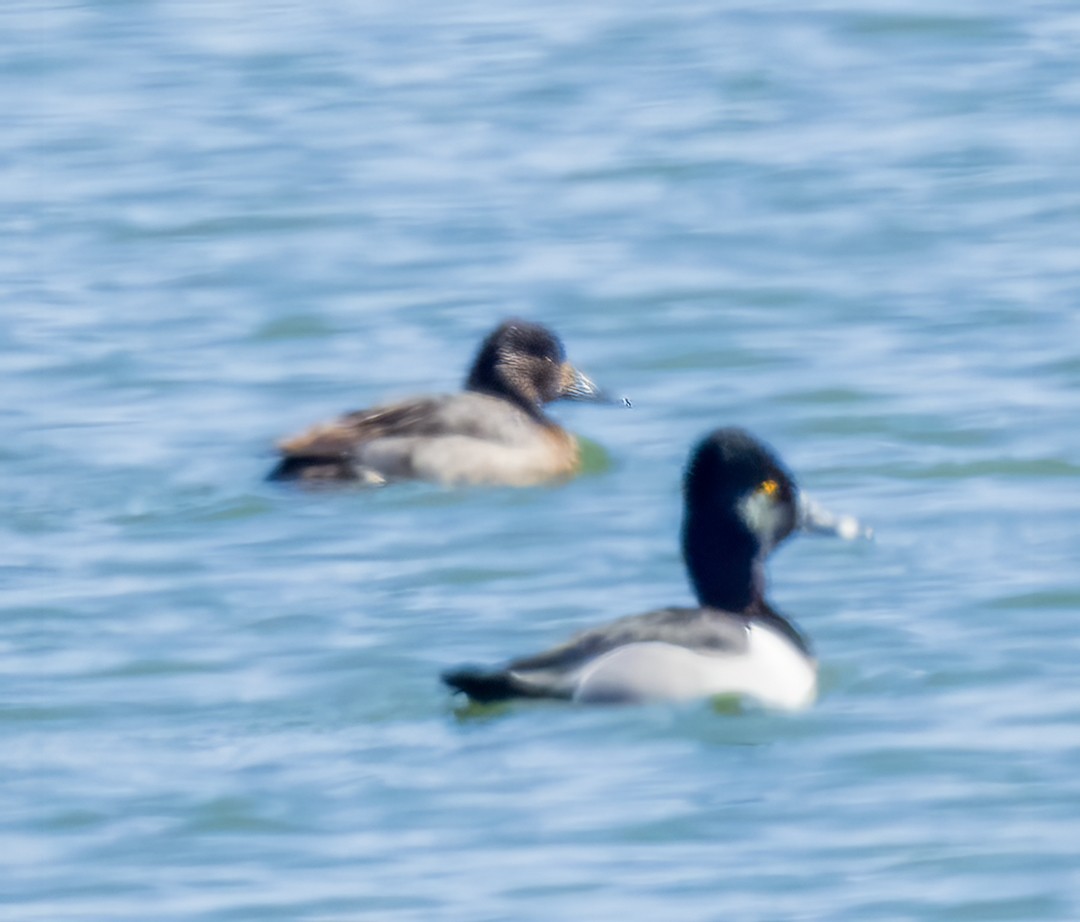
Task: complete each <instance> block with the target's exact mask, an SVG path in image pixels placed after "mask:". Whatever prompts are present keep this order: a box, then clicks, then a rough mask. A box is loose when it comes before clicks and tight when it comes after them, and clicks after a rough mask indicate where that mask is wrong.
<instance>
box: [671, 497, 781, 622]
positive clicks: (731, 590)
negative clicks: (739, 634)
mask: <svg viewBox="0 0 1080 922" xmlns="http://www.w3.org/2000/svg"><path fill="white" fill-rule="evenodd" d="M683 556H684V557H685V558H686V568H687V570H688V571H689V573H690V581H691V582H692V583H693V585H694V592H695V593H696V595H697V598H698V602H699V603H700V604H701V605H702V606H704V607H706V608H718V609H721V610H723V611H730V612H745V613H747V614H750V613H752V612H753V610H754V609H755V608H761V607H765V599H764V585H765V571H764V560H763V557H764V555H763V554H762V553H761V549H760V545H759V544H758V541H757V539H756V538H755V537H754V536H753V534H752V533H751V532H750V530H749V529H748V528H747V527H746V526H745V525H744V524H743V523H742V522H740V521H738V520H735V519H728V520H726V521H723V522H720V523H718V522H717V521H716V519H715V518H712V517H709V521H703V520H702V519H701V518H699V517H697V516H694V515H690V516H688V517H687V519H686V521H685V522H684V523H683Z"/></svg>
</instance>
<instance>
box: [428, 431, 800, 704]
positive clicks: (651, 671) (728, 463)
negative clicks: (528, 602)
mask: <svg viewBox="0 0 1080 922" xmlns="http://www.w3.org/2000/svg"><path fill="white" fill-rule="evenodd" d="M685 501H686V514H685V518H684V523H683V555H684V558H685V560H686V564H687V568H688V570H689V573H690V578H691V582H692V583H693V585H694V589H695V591H696V593H697V596H698V601H699V603H700V607H697V608H666V609H662V610H660V611H654V612H649V613H647V614H643V615H635V616H631V617H628V618H621V619H619V620H617V621H612V622H610V623H608V624H605V625H602V626H600V627H597V628H593V629H591V630H588V631H584V632H583V633H580V634H577V635H575V636H574V637H572V638H571V639H570V640H569V641H567V642H566V643H564V644H562V645H560V646H557V647H554V648H552V649H551V650H548V651H546V652H544V653H540V654H538V655H536V656H531V657H524V658H522V659H518V660H514V661H513V662H511V663H509V664H508V665H507V666H505V667H503V668H501V669H497V670H482V669H480V670H478V669H473V668H468V667H466V668H462V669H457V670H453V671H451V672H449V673H446V674H445V675H444V676H443V680H444V681H445V682H446V683H447V684H448V685H450V687H451V688H453V689H455V690H457V691H462V692H464V693H465V694H467V695H469V697H470V698H472V699H473V700H475V701H478V702H481V703H489V702H494V701H502V700H507V699H511V698H556V699H564V700H571V701H576V702H580V703H615V702H621V703H644V702H653V701H684V700H687V699H694V698H705V697H712V696H716V695H738V696H743V697H746V698H749V699H752V700H754V701H756V702H758V703H760V704H762V705H765V706H767V707H775V708H784V709H796V708H801V707H805V706H807V705H809V704H810V703H811V702H812V701H813V700H814V697H815V696H816V693H817V664H816V662H815V660H814V658H813V656H812V655H811V653H810V650H809V646H808V644H807V642H806V640H805V639H804V638H803V637H802V635H801V634H800V633H799V631H798V630H797V629H796V628H795V626H794V625H793V624H792V623H791V622H790V621H788V620H787V619H786V618H784V617H783V616H782V615H780V614H779V613H777V612H776V611H774V610H773V609H772V608H771V607H770V606H769V604H768V603H767V602H766V601H765V598H764V561H765V558H766V557H767V556H768V554H769V553H770V552H771V551H772V549H773V548H775V547H776V545H777V544H779V543H780V542H781V541H783V540H784V539H785V538H786V537H787V536H788V535H789V534H790V533H791V532H792V530H793V529H794V527H795V524H796V518H797V511H796V510H797V489H796V487H795V483H794V481H793V480H792V479H791V476H790V475H789V474H788V473H787V471H786V470H785V469H784V468H783V467H782V466H781V465H780V462H779V461H778V460H777V459H776V458H775V457H774V456H773V455H772V454H771V453H770V452H769V451H768V449H766V448H765V447H764V446H763V445H762V444H761V443H759V442H757V441H756V440H755V439H754V438H753V437H752V436H750V435H749V434H747V433H745V432H742V431H741V430H737V429H721V430H718V431H717V432H714V433H713V434H712V435H711V436H709V437H708V438H706V439H705V440H704V441H703V442H702V443H701V444H700V445H699V446H698V448H697V449H696V450H695V452H694V454H693V455H692V457H691V462H690V466H689V469H688V472H687V477H686V484H685Z"/></svg>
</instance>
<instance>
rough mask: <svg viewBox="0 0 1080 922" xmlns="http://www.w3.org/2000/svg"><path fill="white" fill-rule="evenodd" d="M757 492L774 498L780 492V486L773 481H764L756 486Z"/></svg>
mask: <svg viewBox="0 0 1080 922" xmlns="http://www.w3.org/2000/svg"><path fill="white" fill-rule="evenodd" d="M757 491H758V493H764V494H765V495H766V496H775V495H776V494H777V493H778V492H779V491H780V484H778V483H777V482H776V481H775V480H764V481H762V482H761V483H760V484H759V485H758V488H757Z"/></svg>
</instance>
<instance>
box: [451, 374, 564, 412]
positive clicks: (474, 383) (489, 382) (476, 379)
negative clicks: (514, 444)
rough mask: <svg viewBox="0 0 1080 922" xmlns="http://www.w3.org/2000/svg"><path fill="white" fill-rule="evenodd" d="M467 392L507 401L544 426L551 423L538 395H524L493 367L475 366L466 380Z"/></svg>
mask: <svg viewBox="0 0 1080 922" xmlns="http://www.w3.org/2000/svg"><path fill="white" fill-rule="evenodd" d="M465 390H467V391H472V392H474V393H477V394H487V395H488V396H489V397H498V398H499V400H506V401H508V402H509V403H512V404H513V405H514V406H515V407H517V408H518V409H520V410H522V411H523V412H524V413H526V414H527V415H528V416H529V417H530V418H532V419H534V420H536V421H537V422H538V423H543V424H544V425H547V424H548V423H550V420H549V419H548V417H547V416H546V415H545V413H544V408H543V405H542V404H541V403H540V400H539V399H538V398H537V397H536V395H532V394H523V393H522V392H521V389H520V388H519V387H514V386H513V384H511V383H508V382H507V381H506V380H504V378H503V376H502V375H500V374H499V373H498V371H497V370H495V369H493V368H491V367H488V366H483V365H479V364H478V365H477V366H475V367H474V368H473V369H472V371H470V372H469V377H468V378H466V379H465Z"/></svg>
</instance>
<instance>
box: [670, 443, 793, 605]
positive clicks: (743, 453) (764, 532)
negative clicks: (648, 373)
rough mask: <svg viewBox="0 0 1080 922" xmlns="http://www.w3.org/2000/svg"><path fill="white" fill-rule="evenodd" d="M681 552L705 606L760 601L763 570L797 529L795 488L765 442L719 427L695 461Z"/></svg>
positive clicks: (691, 467)
mask: <svg viewBox="0 0 1080 922" xmlns="http://www.w3.org/2000/svg"><path fill="white" fill-rule="evenodd" d="M684 495H685V502H686V512H685V519H684V522H683V553H684V555H685V557H686V564H687V568H688V569H689V571H690V579H691V581H692V582H693V584H694V588H695V590H696V591H697V594H698V599H699V600H700V601H701V603H702V604H703V605H709V606H712V607H715V608H724V609H727V610H729V611H741V610H743V609H744V608H746V607H748V606H749V605H750V604H751V602H752V601H754V600H757V601H761V594H762V592H763V588H764V587H763V586H762V585H761V583H762V580H763V575H762V572H761V565H762V563H763V562H764V559H765V557H766V556H767V555H768V554H769V552H770V551H771V550H772V549H773V548H775V547H776V546H777V545H778V544H779V543H780V542H781V541H783V540H784V539H785V538H786V537H787V536H788V535H790V534H791V532H792V531H793V530H794V528H795V525H796V520H797V498H798V488H797V487H796V486H795V482H794V480H793V479H792V477H791V475H790V474H789V473H788V471H787V469H786V468H785V467H784V466H783V464H781V463H780V461H779V459H778V458H777V457H776V455H775V454H773V453H772V451H770V450H769V449H768V448H767V447H766V446H765V445H763V444H762V443H761V442H759V441H758V440H757V439H755V438H754V437H753V436H752V435H750V433H748V432H746V431H744V430H742V429H717V430H716V431H715V432H713V433H711V434H710V435H708V436H707V437H706V438H704V439H703V440H702V441H701V442H700V443H699V444H698V446H697V447H696V448H695V449H694V451H693V453H692V454H691V456H690V463H689V466H688V467H687V471H686V480H685V484H684Z"/></svg>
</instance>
